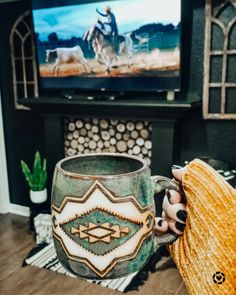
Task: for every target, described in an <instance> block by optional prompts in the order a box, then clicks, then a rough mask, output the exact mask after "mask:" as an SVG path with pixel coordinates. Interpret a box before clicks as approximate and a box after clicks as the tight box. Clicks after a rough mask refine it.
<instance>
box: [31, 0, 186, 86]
mask: <svg viewBox="0 0 236 295" xmlns="http://www.w3.org/2000/svg"><path fill="white" fill-rule="evenodd" d="M32 16H33V25H34V32H35V42H36V51H37V59H38V67H39V77H40V84H41V87H42V88H54V89H73V90H107V91H171V90H172V91H176V90H179V88H180V33H181V32H180V31H181V29H180V24H181V0H112V1H98V0H97V1H89V0H87V1H78V0H67V1H63V0H54V1H52V0H32Z"/></svg>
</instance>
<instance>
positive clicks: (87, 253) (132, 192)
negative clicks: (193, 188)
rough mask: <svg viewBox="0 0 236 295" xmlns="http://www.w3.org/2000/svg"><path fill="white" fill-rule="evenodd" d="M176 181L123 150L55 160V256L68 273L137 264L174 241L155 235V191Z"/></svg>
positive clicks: (98, 272) (87, 274)
mask: <svg viewBox="0 0 236 295" xmlns="http://www.w3.org/2000/svg"><path fill="white" fill-rule="evenodd" d="M165 189H172V190H176V191H179V186H178V184H177V183H176V182H175V181H173V180H171V179H168V178H166V177H162V176H152V177H151V173H150V169H149V167H148V166H147V164H146V162H145V161H144V160H142V159H140V158H137V157H133V156H129V155H125V154H111V153H100V154H88V155H78V156H74V157H70V158H66V159H63V160H61V161H60V162H58V163H57V165H56V168H55V172H54V178H53V187H52V223H53V236H54V243H55V248H56V252H57V256H58V258H59V260H60V262H61V264H62V265H63V266H64V267H65V268H66V269H67V270H69V271H70V272H72V273H73V274H75V275H77V276H80V277H84V278H87V279H99V280H101V279H114V278H119V277H124V276H127V275H129V274H131V273H134V272H136V271H138V270H140V269H141V268H142V267H143V266H144V265H145V264H146V263H147V261H148V259H149V258H150V256H151V254H153V253H154V251H156V249H157V248H158V247H159V246H160V245H163V244H166V243H170V242H173V241H174V240H175V239H176V235H175V234H171V233H168V234H165V235H163V236H159V237H157V236H156V235H154V228H155V204H154V193H158V192H160V191H161V190H165Z"/></svg>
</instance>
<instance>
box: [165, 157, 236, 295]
mask: <svg viewBox="0 0 236 295" xmlns="http://www.w3.org/2000/svg"><path fill="white" fill-rule="evenodd" d="M183 189H184V192H185V194H186V197H187V212H188V217H187V221H186V228H185V230H184V234H183V235H182V236H181V237H179V239H178V240H177V241H175V242H174V243H173V244H171V245H169V246H168V248H169V251H170V253H171V255H172V257H173V259H174V261H175V263H176V265H177V267H178V269H179V271H180V273H181V275H182V277H183V280H184V282H185V284H186V286H187V288H188V291H189V293H190V294H194V295H195V294H196V295H214V294H216V295H224V294H225V295H233V294H234V295H235V294H236V191H235V190H234V189H233V188H232V187H231V186H230V185H229V184H228V183H227V182H226V181H225V180H224V179H223V177H221V176H220V175H219V174H218V173H217V172H216V171H215V170H214V169H212V168H211V167H210V166H208V165H207V164H206V163H204V162H202V161H200V160H194V161H192V162H191V163H190V164H189V165H188V170H187V172H186V173H185V175H184V177H183Z"/></svg>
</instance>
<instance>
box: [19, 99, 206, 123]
mask: <svg viewBox="0 0 236 295" xmlns="http://www.w3.org/2000/svg"><path fill="white" fill-rule="evenodd" d="M18 102H19V103H20V104H23V105H24V106H27V107H29V108H31V109H32V110H36V111H40V112H42V113H54V114H76V115H80V116H82V117H83V116H97V117H107V118H109V117H119V118H122V117H124V118H133V119H134V118H138V119H149V120H156V119H157V118H158V119H161V118H162V119H178V118H179V117H181V116H182V115H183V113H185V112H187V111H189V110H190V109H192V108H195V107H199V106H200V105H201V101H200V99H187V100H175V101H167V100H158V99H156V100H155V99H145V98H140V99H134V98H130V99H117V100H103V99H102V100H101V99H100V100H98V99H97V100H89V99H87V98H85V97H81V98H72V99H67V98H58V97H37V98H23V99H18Z"/></svg>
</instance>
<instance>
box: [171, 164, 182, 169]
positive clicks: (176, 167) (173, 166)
mask: <svg viewBox="0 0 236 295" xmlns="http://www.w3.org/2000/svg"><path fill="white" fill-rule="evenodd" d="M181 168H183V167H182V166H179V165H172V167H171V169H172V170H173V169H181Z"/></svg>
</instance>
